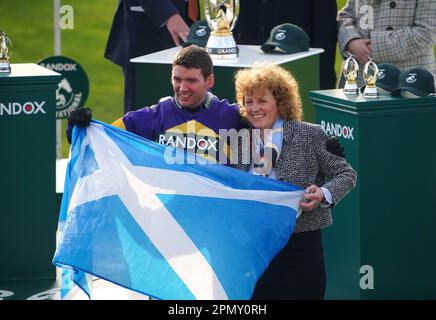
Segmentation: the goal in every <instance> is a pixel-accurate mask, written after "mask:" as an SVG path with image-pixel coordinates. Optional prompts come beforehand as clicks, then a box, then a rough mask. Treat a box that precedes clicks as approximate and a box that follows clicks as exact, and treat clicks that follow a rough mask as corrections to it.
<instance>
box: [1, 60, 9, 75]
mask: <svg viewBox="0 0 436 320" xmlns="http://www.w3.org/2000/svg"><path fill="white" fill-rule="evenodd" d="M0 73H11V65H10V64H9V63H8V62H0Z"/></svg>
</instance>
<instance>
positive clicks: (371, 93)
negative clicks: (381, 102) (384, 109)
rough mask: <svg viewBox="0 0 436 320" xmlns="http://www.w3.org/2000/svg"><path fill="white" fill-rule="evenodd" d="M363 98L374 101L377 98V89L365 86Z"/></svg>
mask: <svg viewBox="0 0 436 320" xmlns="http://www.w3.org/2000/svg"><path fill="white" fill-rule="evenodd" d="M363 97H364V98H365V99H376V98H377V97H378V92H377V87H368V86H366V88H365V90H364V91H363Z"/></svg>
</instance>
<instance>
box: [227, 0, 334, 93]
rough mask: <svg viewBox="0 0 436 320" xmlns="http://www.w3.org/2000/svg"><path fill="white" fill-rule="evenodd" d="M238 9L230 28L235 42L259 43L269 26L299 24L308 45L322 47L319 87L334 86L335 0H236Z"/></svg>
mask: <svg viewBox="0 0 436 320" xmlns="http://www.w3.org/2000/svg"><path fill="white" fill-rule="evenodd" d="M240 5H241V10H240V13H239V17H238V21H237V22H236V27H235V30H234V32H233V34H234V36H235V40H236V43H237V44H252V45H262V44H264V43H265V41H266V40H267V39H268V37H269V35H270V32H271V29H272V28H274V27H275V26H277V25H280V24H283V23H292V24H295V25H297V26H299V27H300V28H302V29H303V30H304V31H305V32H306V33H307V35H308V36H309V37H310V47H312V48H323V49H324V51H325V52H324V53H323V54H321V57H320V89H333V88H335V86H336V73H335V58H336V39H337V22H336V15H337V11H338V10H337V5H336V0H305V1H301V0H283V1H282V0H240Z"/></svg>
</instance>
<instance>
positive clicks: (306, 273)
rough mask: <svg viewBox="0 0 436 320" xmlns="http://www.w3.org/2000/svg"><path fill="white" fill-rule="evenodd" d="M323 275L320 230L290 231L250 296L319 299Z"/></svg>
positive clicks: (267, 298) (257, 298)
mask: <svg viewBox="0 0 436 320" xmlns="http://www.w3.org/2000/svg"><path fill="white" fill-rule="evenodd" d="M325 288H326V275H325V265H324V253H323V246H322V238H321V230H315V231H307V232H301V233H294V234H293V235H292V236H291V238H290V239H289V241H288V243H287V244H286V246H285V247H284V248H283V249H282V251H280V253H279V254H278V255H277V256H276V257H275V258H274V259H273V260H272V261H271V263H270V265H269V267H268V268H267V270H266V271H265V273H264V274H263V275H262V277H261V278H260V279H259V281H258V282H257V285H256V288H255V290H254V294H253V297H252V299H253V300H302V299H305V300H322V299H324V295H325Z"/></svg>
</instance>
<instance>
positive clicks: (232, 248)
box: [53, 121, 303, 299]
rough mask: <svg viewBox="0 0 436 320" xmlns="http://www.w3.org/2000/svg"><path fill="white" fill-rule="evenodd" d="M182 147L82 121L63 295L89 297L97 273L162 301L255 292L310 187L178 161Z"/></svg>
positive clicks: (68, 199) (61, 257)
mask: <svg viewBox="0 0 436 320" xmlns="http://www.w3.org/2000/svg"><path fill="white" fill-rule="evenodd" d="M169 150H170V151H171V152H168V151H169ZM180 153H182V151H177V152H176V150H175V149H169V148H168V147H165V146H162V145H159V144H157V143H154V142H151V141H148V140H145V139H142V138H140V137H138V136H136V135H133V134H131V133H129V132H126V131H122V130H119V129H117V128H114V127H112V126H109V125H106V124H103V123H101V122H94V121H93V122H92V123H91V125H90V126H89V127H88V128H86V129H84V128H74V131H73V142H72V148H71V154H70V161H69V164H68V167H67V177H66V181H65V190H64V196H63V200H62V207H61V213H60V221H59V226H60V231H61V237H60V241H59V243H58V246H57V250H56V253H55V256H54V259H53V263H54V264H56V265H57V266H59V267H62V268H63V270H64V271H63V278H62V288H61V294H62V297H64V298H66V297H68V296H69V295H70V294H71V292H72V291H73V290H75V289H77V288H80V289H81V290H83V291H84V292H85V293H86V294H88V296H90V297H91V287H92V286H91V284H90V281H89V279H90V276H96V277H98V278H101V279H105V280H107V281H110V282H112V283H114V284H117V285H119V286H122V287H125V288H128V289H131V290H134V291H136V292H140V293H143V294H145V295H148V296H152V297H155V298H157V299H250V297H251V295H252V293H253V290H254V287H255V284H256V282H257V280H258V279H259V277H260V276H261V275H262V273H263V272H264V270H265V269H266V267H267V266H268V263H269V262H270V261H271V259H272V258H273V257H274V256H275V255H276V254H277V253H278V252H279V251H280V249H281V248H282V247H283V246H284V245H285V244H286V242H287V241H288V239H289V237H290V235H291V233H292V231H293V228H294V225H295V220H296V213H297V212H296V211H297V209H298V203H299V201H300V199H301V196H302V193H303V191H302V190H301V189H299V188H297V187H295V186H292V185H289V184H286V183H283V182H280V181H276V180H272V179H266V178H263V177H258V176H254V175H250V174H248V173H245V172H241V171H238V170H236V169H233V168H229V167H226V166H224V165H219V164H207V165H201V164H177V163H178V161H174V157H177V156H180ZM182 156H183V157H185V160H186V157H188V158H189V157H195V155H194V154H185V153H184V152H183V154H182ZM185 162H187V163H192V162H190V161H185Z"/></svg>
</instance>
